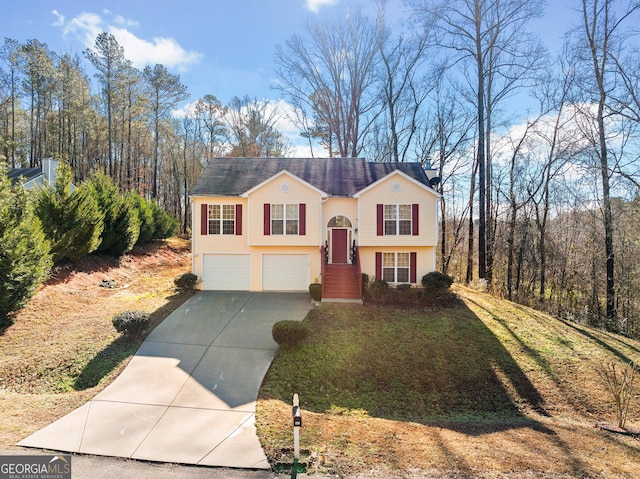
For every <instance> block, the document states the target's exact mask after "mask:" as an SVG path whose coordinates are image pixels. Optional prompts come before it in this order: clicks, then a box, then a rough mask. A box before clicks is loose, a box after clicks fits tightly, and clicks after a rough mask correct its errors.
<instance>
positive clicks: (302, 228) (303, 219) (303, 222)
mask: <svg viewBox="0 0 640 479" xmlns="http://www.w3.org/2000/svg"><path fill="white" fill-rule="evenodd" d="M298 234H299V235H300V236H304V235H306V234H307V205H306V204H305V203H300V204H299V205H298Z"/></svg>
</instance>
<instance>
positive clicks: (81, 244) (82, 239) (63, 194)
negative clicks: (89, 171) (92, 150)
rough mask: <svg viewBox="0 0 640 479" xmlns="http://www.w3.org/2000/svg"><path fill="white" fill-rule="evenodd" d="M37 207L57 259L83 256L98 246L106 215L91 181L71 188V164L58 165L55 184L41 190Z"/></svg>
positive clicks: (37, 212)
mask: <svg viewBox="0 0 640 479" xmlns="http://www.w3.org/2000/svg"><path fill="white" fill-rule="evenodd" d="M35 210H36V214H37V215H38V218H40V221H41V223H42V228H43V230H44V233H45V235H46V236H47V238H48V239H49V240H50V241H51V253H52V255H53V260H54V262H55V263H60V262H62V261H65V260H75V259H78V258H81V257H82V256H84V255H86V254H89V253H92V252H93V251H95V250H96V249H97V248H98V245H99V244H100V235H101V233H102V230H103V228H104V223H103V220H104V215H103V214H102V212H101V211H100V207H99V206H98V202H97V200H96V198H95V196H94V195H93V192H92V190H91V187H90V186H89V185H87V184H82V185H80V186H78V187H77V188H76V189H74V190H73V191H71V168H70V167H69V166H68V165H66V164H65V163H60V165H59V167H58V174H57V178H56V183H55V185H53V187H52V188H47V187H45V188H42V189H40V190H39V191H38V193H37V196H36V207H35Z"/></svg>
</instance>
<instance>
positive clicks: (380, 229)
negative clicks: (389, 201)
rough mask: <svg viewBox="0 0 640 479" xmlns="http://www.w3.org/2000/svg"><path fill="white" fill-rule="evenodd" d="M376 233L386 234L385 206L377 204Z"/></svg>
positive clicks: (379, 234)
mask: <svg viewBox="0 0 640 479" xmlns="http://www.w3.org/2000/svg"><path fill="white" fill-rule="evenodd" d="M376 234H377V235H378V236H384V206H383V205H381V204H377V205H376Z"/></svg>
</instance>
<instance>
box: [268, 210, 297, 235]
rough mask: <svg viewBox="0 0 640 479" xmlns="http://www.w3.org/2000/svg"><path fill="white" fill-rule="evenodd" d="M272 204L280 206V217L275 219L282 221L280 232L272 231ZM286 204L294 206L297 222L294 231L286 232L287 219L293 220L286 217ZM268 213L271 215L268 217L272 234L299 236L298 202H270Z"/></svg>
mask: <svg viewBox="0 0 640 479" xmlns="http://www.w3.org/2000/svg"><path fill="white" fill-rule="evenodd" d="M274 206H282V218H276V221H282V233H274V228H273V221H274V218H273V210H274V208H273V207H274ZM287 206H295V207H296V217H295V220H296V224H297V228H296V232H295V233H287V221H293V220H294V218H287ZM269 215H270V216H271V218H269V221H270V225H269V226H270V228H271V234H272V235H274V236H299V235H300V204H299V203H271V207H270V210H269Z"/></svg>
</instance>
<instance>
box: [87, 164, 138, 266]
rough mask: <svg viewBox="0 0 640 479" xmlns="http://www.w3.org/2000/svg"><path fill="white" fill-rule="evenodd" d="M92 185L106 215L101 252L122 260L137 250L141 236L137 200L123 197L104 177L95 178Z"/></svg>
mask: <svg viewBox="0 0 640 479" xmlns="http://www.w3.org/2000/svg"><path fill="white" fill-rule="evenodd" d="M90 183H91V185H92V186H93V190H94V195H95V197H96V199H97V200H98V204H99V206H100V209H101V211H102V213H103V214H104V230H103V232H102V242H101V243H100V246H99V247H98V250H97V251H100V252H104V253H108V254H112V255H114V256H122V255H123V254H125V253H128V252H129V251H131V249H133V246H134V245H135V244H136V241H137V240H138V236H139V235H140V220H139V218H138V211H137V209H136V206H135V204H134V202H133V199H132V198H131V197H130V196H123V195H121V194H120V191H119V190H118V187H117V186H116V184H115V183H114V182H113V180H112V179H111V178H109V177H108V176H106V175H105V174H104V173H96V174H94V175H93V176H92V177H91V180H90Z"/></svg>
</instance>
